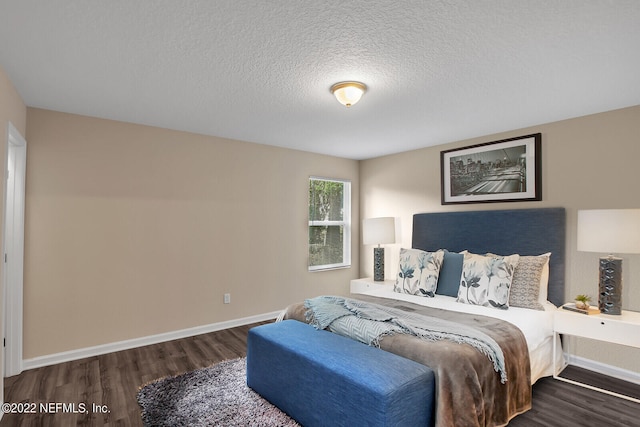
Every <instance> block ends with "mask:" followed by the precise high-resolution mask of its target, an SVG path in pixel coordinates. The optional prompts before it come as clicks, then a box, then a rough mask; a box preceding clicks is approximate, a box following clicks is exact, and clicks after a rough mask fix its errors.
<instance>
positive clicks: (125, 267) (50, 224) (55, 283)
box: [24, 108, 359, 359]
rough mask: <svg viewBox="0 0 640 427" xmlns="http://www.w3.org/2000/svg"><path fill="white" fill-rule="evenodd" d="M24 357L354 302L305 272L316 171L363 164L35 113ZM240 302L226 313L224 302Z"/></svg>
mask: <svg viewBox="0 0 640 427" xmlns="http://www.w3.org/2000/svg"><path fill="white" fill-rule="evenodd" d="M26 137H27V141H28V144H29V148H28V160H27V161H28V163H27V190H26V191H27V200H26V211H27V213H26V241H25V252H26V254H25V321H24V327H25V331H24V339H25V342H24V357H25V359H29V358H33V357H37V356H42V355H49V354H54V353H58V352H62V351H68V350H74V349H80V348H84V347H89V346H94V345H99V344H104V343H111V342H116V341H121V340H127V339H133V338H138V337H144V336H148V335H153V334H159V333H164V332H171V331H176V330H181V329H185V328H190V327H196V326H202V325H208V324H212V323H217V322H222V321H227V320H235V319H240V318H244V317H247V316H253V315H259V314H263V313H268V312H272V311H276V310H280V309H282V308H284V307H285V306H286V305H288V304H289V303H292V302H294V301H299V300H301V299H304V298H307V297H311V296H315V295H319V294H323V293H340V294H345V293H348V286H349V280H350V279H353V278H356V277H357V276H358V271H359V266H358V261H359V250H358V242H357V239H354V242H353V245H352V248H353V249H352V254H353V260H354V266H353V267H352V268H350V269H342V270H335V271H327V272H316V273H309V272H307V267H306V265H307V253H306V245H307V236H308V233H307V215H308V210H307V193H308V177H309V176H310V175H316V176H326V177H335V178H345V179H350V180H351V181H352V187H353V194H352V198H353V201H354V203H353V208H354V209H353V212H352V215H353V218H355V219H356V220H355V221H354V226H355V227H354V233H355V236H358V233H359V230H358V227H357V224H358V221H357V218H359V211H358V204H357V202H358V200H359V194H358V187H359V182H358V174H359V164H358V162H357V161H352V160H345V159H340V158H335V157H328V156H322V155H316V154H310V153H305V152H300V151H294V150H288V149H281V148H275V147H267V146H262V145H256V144H250V143H246V142H239V141H230V140H226V139H222V138H215V137H207V136H201V135H195V134H189V133H184V132H175V131H169V130H164V129H159V128H152V127H146V126H139V125H132V124H127V123H121V122H114V121H108V120H101V119H95V118H89V117H83V116H77V115H70V114H63V113H59V112H53V111H47V110H41V109H31V108H30V109H29V110H28V127H27V135H26ZM227 292H228V293H231V304H229V305H224V304H223V294H224V293H227Z"/></svg>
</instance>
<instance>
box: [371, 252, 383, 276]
mask: <svg viewBox="0 0 640 427" xmlns="http://www.w3.org/2000/svg"><path fill="white" fill-rule="evenodd" d="M373 280H374V281H375V282H383V281H384V248H373Z"/></svg>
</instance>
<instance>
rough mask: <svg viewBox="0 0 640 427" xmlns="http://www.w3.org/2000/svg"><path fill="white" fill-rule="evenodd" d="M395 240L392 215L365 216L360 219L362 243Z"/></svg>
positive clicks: (378, 243)
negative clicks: (365, 217)
mask: <svg viewBox="0 0 640 427" xmlns="http://www.w3.org/2000/svg"><path fill="white" fill-rule="evenodd" d="M395 242H396V220H395V218H394V217H383V218H367V219H365V220H363V221H362V243H363V244H365V245H380V244H385V243H395Z"/></svg>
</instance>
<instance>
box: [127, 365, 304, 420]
mask: <svg viewBox="0 0 640 427" xmlns="http://www.w3.org/2000/svg"><path fill="white" fill-rule="evenodd" d="M137 397H138V403H139V404H140V407H141V408H142V421H143V422H144V425H145V426H225V427H226V426H256V427H271V426H282V427H284V426H287V427H288V426H299V424H298V423H296V422H295V421H294V420H293V419H291V418H290V417H289V416H288V415H287V414H285V413H284V412H282V411H280V410H279V409H278V408H277V407H275V406H273V405H272V404H271V403H269V402H267V401H266V400H265V399H263V398H262V397H261V396H260V395H259V394H258V393H256V392H255V391H253V390H251V389H250V388H249V387H248V386H247V380H246V359H245V358H241V359H234V360H227V361H225V362H222V363H218V364H216V365H213V366H210V367H208V368H204V369H198V370H196V371H191V372H187V373H186V374H182V375H178V376H176V377H170V378H163V379H160V380H157V381H155V382H152V383H150V384H148V385H145V386H143V387H142V388H141V389H140V391H139V392H138V396H137Z"/></svg>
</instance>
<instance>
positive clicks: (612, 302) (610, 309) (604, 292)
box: [598, 256, 622, 314]
mask: <svg viewBox="0 0 640 427" xmlns="http://www.w3.org/2000/svg"><path fill="white" fill-rule="evenodd" d="M599 274H600V282H599V288H598V292H599V293H598V308H599V309H600V312H601V313H603V314H622V258H614V257H611V256H609V257H606V258H600V270H599Z"/></svg>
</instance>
